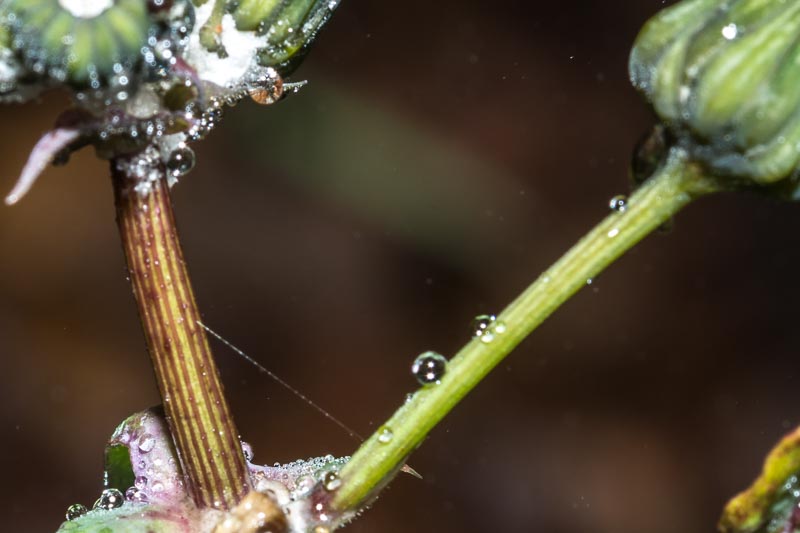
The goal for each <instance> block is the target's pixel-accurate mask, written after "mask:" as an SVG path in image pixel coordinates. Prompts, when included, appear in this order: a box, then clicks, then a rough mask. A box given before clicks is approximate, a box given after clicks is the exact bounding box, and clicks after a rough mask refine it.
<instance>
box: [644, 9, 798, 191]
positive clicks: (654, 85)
mask: <svg viewBox="0 0 800 533" xmlns="http://www.w3.org/2000/svg"><path fill="white" fill-rule="evenodd" d="M630 74H631V80H632V82H633V84H634V86H635V87H636V88H637V89H639V90H640V91H642V92H643V93H644V94H645V96H646V97H647V98H648V100H649V101H650V102H651V103H652V105H653V108H654V109H655V111H656V113H657V114H658V116H659V118H660V119H661V120H662V121H663V122H664V123H665V125H666V126H667V128H668V129H669V130H670V133H671V135H672V136H673V137H674V138H675V139H676V142H677V143H679V144H681V145H682V146H684V147H686V148H687V149H688V150H689V153H690V154H691V156H692V157H693V158H694V159H695V160H697V161H699V162H701V163H704V164H705V165H707V166H708V168H709V169H710V170H711V172H712V173H714V174H715V175H718V176H721V177H726V178H732V179H733V182H734V183H737V182H738V183H740V184H752V183H756V184H760V185H768V184H773V183H776V182H779V181H781V180H784V179H785V178H793V177H794V175H795V173H796V170H797V168H798V165H799V164H800V90H798V87H800V2H795V1H778V0H722V1H720V0H684V1H682V2H679V3H678V4H675V5H674V6H672V7H669V8H667V9H665V10H664V11H662V12H661V13H659V14H658V15H656V16H655V17H654V18H653V19H651V20H650V21H649V22H648V23H647V24H646V25H645V27H644V29H643V30H642V31H641V33H640V34H639V36H638V38H637V40H636V43H635V45H634V48H633V52H632V54H631V58H630ZM792 181H794V180H792Z"/></svg>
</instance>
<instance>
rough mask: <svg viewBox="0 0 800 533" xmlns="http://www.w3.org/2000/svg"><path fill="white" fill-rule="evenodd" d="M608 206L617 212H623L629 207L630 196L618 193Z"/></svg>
mask: <svg viewBox="0 0 800 533" xmlns="http://www.w3.org/2000/svg"><path fill="white" fill-rule="evenodd" d="M608 207H609V208H610V209H611V210H612V211H616V212H617V213H623V212H625V210H626V209H627V208H628V197H627V196H623V195H621V194H620V195H618V196H615V197H614V198H612V199H611V200H609V201H608Z"/></svg>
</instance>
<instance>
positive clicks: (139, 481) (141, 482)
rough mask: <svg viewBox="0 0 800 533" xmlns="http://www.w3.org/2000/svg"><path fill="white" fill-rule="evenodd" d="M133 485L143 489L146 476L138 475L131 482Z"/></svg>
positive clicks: (145, 483) (145, 484)
mask: <svg viewBox="0 0 800 533" xmlns="http://www.w3.org/2000/svg"><path fill="white" fill-rule="evenodd" d="M133 485H134V486H135V487H136V488H137V489H139V490H143V489H144V488H145V487H146V486H147V478H146V477H144V476H138V477H137V478H136V480H135V481H134V482H133Z"/></svg>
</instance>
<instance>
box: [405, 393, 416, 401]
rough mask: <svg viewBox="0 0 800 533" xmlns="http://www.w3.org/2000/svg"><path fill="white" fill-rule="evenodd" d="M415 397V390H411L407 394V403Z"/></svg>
mask: <svg viewBox="0 0 800 533" xmlns="http://www.w3.org/2000/svg"><path fill="white" fill-rule="evenodd" d="M413 399H414V393H413V392H409V393H408V394H406V403H409V402H411V400H413Z"/></svg>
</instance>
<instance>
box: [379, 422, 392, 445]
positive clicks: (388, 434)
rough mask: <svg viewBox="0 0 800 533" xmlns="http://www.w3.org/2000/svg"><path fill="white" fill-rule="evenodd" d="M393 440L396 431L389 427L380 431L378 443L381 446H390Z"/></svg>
mask: <svg viewBox="0 0 800 533" xmlns="http://www.w3.org/2000/svg"><path fill="white" fill-rule="evenodd" d="M392 438H394V431H392V429H391V428H390V427H388V426H383V427H382V428H381V429H380V430H379V431H378V442H380V443H381V444H389V443H390V442H392Z"/></svg>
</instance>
